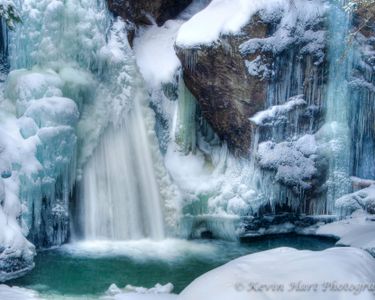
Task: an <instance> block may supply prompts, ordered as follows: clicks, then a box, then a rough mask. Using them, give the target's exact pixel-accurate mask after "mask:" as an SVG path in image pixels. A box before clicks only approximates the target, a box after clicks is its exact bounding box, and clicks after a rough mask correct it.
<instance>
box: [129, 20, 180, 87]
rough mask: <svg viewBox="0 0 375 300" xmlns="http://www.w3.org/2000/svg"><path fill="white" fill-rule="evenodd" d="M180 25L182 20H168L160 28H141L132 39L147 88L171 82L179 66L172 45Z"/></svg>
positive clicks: (155, 26)
mask: <svg viewBox="0 0 375 300" xmlns="http://www.w3.org/2000/svg"><path fill="white" fill-rule="evenodd" d="M182 24H183V21H182V20H170V21H167V22H166V23H165V24H164V25H163V26H161V27H158V26H157V25H154V26H150V27H147V28H143V29H141V30H140V32H139V33H138V36H137V37H136V38H135V39H134V53H135V57H136V60H137V64H138V67H139V69H140V71H141V73H142V75H143V78H144V79H145V80H146V82H147V84H148V85H149V86H151V87H156V86H158V85H160V84H161V83H168V82H171V81H172V80H173V76H174V75H175V73H176V71H177V69H178V68H179V67H180V66H181V63H180V61H179V59H178V57H177V55H176V52H175V50H174V43H175V40H176V35H177V32H178V30H179V29H180V26H181V25H182Z"/></svg>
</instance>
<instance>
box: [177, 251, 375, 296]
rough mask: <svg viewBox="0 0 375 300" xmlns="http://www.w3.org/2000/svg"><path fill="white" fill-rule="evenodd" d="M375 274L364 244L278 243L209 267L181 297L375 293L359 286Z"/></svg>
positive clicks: (374, 267)
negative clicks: (301, 246)
mask: <svg viewBox="0 0 375 300" xmlns="http://www.w3.org/2000/svg"><path fill="white" fill-rule="evenodd" d="M353 270H356V271H355V272H353ZM374 280H375V260H374V259H373V258H372V257H371V256H370V255H369V254H367V253H366V252H364V251H362V250H359V249H355V248H332V249H328V250H325V251H321V252H313V251H298V250H295V249H292V248H278V249H274V250H270V251H265V252H260V253H257V254H253V255H248V256H244V257H241V258H239V259H236V260H234V261H232V262H229V263H228V264H226V265H224V266H222V267H220V268H217V269H215V270H213V271H211V272H208V273H207V274H205V275H203V276H201V277H200V278H198V279H197V280H195V281H194V282H193V283H192V284H190V286H188V287H187V288H186V289H185V290H184V291H183V292H182V293H181V294H180V295H179V297H178V299H181V300H193V299H215V300H221V299H222V300H224V299H225V300H226V299H236V300H242V299H244V300H245V299H246V300H248V299H253V300H265V299H268V300H271V299H284V300H287V299H288V300H289V299H304V300H309V299H314V300H315V299H319V300H325V299H326V300H332V299H341V300H344V299H348V300H349V299H350V300H353V299H363V300H365V299H374V290H372V293H371V292H370V291H368V290H366V288H364V289H363V290H360V291H359V290H357V289H360V285H361V284H366V283H368V284H371V283H373V282H374ZM368 287H369V288H371V286H370V285H369V286H368ZM372 289H374V286H372Z"/></svg>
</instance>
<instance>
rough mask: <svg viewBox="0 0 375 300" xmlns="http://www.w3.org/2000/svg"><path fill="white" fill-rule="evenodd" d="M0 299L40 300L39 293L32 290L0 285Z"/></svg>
mask: <svg viewBox="0 0 375 300" xmlns="http://www.w3.org/2000/svg"><path fill="white" fill-rule="evenodd" d="M0 299H4V300H38V299H41V298H39V297H38V294H37V293H36V292H34V291H32V290H28V289H24V288H19V287H9V286H7V285H4V284H2V285H0Z"/></svg>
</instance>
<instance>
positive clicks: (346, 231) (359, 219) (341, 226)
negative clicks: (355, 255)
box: [316, 210, 375, 256]
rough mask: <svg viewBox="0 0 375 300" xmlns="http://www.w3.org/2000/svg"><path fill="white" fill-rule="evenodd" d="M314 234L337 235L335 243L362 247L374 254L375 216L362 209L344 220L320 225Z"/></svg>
mask: <svg viewBox="0 0 375 300" xmlns="http://www.w3.org/2000/svg"><path fill="white" fill-rule="evenodd" d="M316 234H318V235H325V236H334V237H338V238H339V241H338V242H337V245H343V246H352V247H356V248H360V249H364V250H366V251H368V252H369V253H371V254H372V255H373V256H375V216H374V215H369V214H367V213H365V212H364V211H362V210H358V211H356V212H354V213H353V214H352V215H351V216H350V217H348V218H346V219H344V220H340V221H337V222H334V223H330V224H326V225H324V226H322V227H320V228H319V229H318V230H317V231H316Z"/></svg>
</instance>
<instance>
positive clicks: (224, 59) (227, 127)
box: [176, 18, 269, 154]
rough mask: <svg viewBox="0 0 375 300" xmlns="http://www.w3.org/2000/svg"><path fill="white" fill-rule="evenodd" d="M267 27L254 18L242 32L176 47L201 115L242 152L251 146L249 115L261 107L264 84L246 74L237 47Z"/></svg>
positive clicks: (264, 94)
mask: <svg viewBox="0 0 375 300" xmlns="http://www.w3.org/2000/svg"><path fill="white" fill-rule="evenodd" d="M268 30H269V28H268V25H267V24H266V23H264V22H262V21H261V20H260V19H259V18H253V21H252V22H251V23H250V24H249V25H248V26H246V27H245V28H244V29H243V32H244V34H243V35H239V36H230V35H228V36H223V37H222V38H221V39H220V41H219V42H218V43H215V44H213V45H210V46H200V47H198V48H188V49H187V48H181V47H176V50H177V55H178V57H179V58H180V60H181V62H182V65H183V71H184V80H185V84H186V86H187V87H188V88H189V90H190V91H191V92H192V94H193V95H194V96H195V97H196V99H197V101H198V103H199V105H200V108H201V111H202V113H203V116H204V117H205V118H206V119H207V120H208V121H209V123H210V124H211V126H212V127H213V129H214V130H215V131H216V133H217V134H218V135H219V136H220V138H221V139H222V140H224V141H226V142H227V143H228V145H229V147H230V148H231V149H232V150H234V151H238V150H239V151H240V152H241V153H242V154H244V153H246V152H247V151H248V150H249V148H250V136H251V124H250V121H249V117H250V116H252V115H253V114H255V113H256V112H258V111H260V110H262V109H263V108H264V101H265V98H266V87H267V84H266V81H265V80H259V78H257V77H254V76H251V75H250V74H248V72H247V68H246V65H245V60H244V58H243V57H242V56H241V54H240V53H239V51H238V49H239V46H240V45H241V44H242V43H243V42H244V41H245V40H246V39H248V37H249V36H252V37H265V36H267V32H268ZM252 56H253V57H254V58H255V57H256V54H254V55H252Z"/></svg>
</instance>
